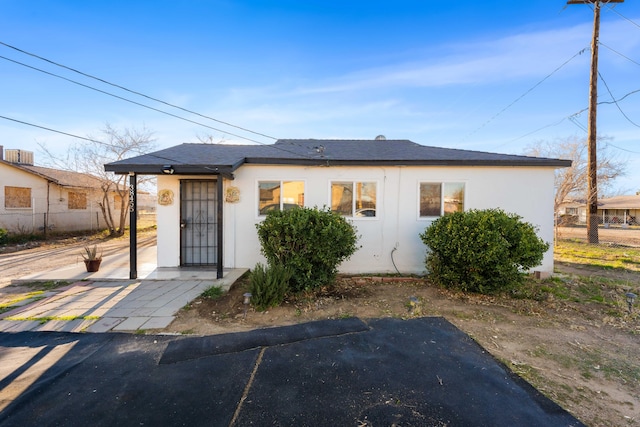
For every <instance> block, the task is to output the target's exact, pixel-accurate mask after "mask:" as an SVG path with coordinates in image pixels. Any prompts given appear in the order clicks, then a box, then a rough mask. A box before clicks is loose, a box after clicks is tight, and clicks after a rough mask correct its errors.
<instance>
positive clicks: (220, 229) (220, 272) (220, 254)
mask: <svg viewBox="0 0 640 427" xmlns="http://www.w3.org/2000/svg"><path fill="white" fill-rule="evenodd" d="M222 180H223V178H222V175H218V181H217V186H218V242H217V244H218V260H217V263H216V265H217V271H216V277H217V278H218V279H222V277H223V276H224V266H223V260H224V256H223V244H224V239H223V238H222V237H223V236H222V232H223V230H224V227H223V225H224V224H223V220H222V213H223V205H224V194H222V193H223V185H222V184H223V183H222Z"/></svg>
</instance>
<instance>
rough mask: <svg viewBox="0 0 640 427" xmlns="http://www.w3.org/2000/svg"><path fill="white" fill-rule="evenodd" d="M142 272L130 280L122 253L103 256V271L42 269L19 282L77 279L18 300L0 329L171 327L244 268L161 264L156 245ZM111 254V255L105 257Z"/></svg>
mask: <svg viewBox="0 0 640 427" xmlns="http://www.w3.org/2000/svg"><path fill="white" fill-rule="evenodd" d="M138 257H139V264H138V265H139V266H142V268H141V269H139V274H138V277H140V278H141V280H130V279H127V278H128V277H129V266H128V263H127V262H126V261H128V258H127V259H126V260H123V259H122V257H121V256H120V255H117V256H113V257H105V259H104V260H103V265H102V266H101V267H100V271H98V272H96V273H87V272H86V271H85V269H84V265H72V266H68V267H65V268H61V269H57V270H52V271H45V272H40V273H37V274H32V275H29V276H25V277H23V278H21V279H20V280H18V281H15V282H17V283H20V282H34V281H51V280H58V281H68V282H73V284H71V285H69V286H66V287H62V288H57V289H55V290H53V291H49V292H46V293H45V294H40V295H36V296H33V297H31V298H29V299H26V300H23V301H20V302H19V303H17V304H16V305H15V306H14V307H15V308H13V309H12V310H10V311H8V312H5V313H2V314H1V315H0V332H22V331H59V332H108V331H116V332H124V331H140V330H145V331H146V330H149V329H162V328H165V327H167V326H168V325H169V324H170V323H171V322H172V321H173V319H174V318H175V314H176V313H177V312H178V311H179V310H180V309H181V308H182V307H184V306H185V305H187V304H188V303H189V302H191V301H192V300H194V299H195V298H196V297H198V296H199V295H200V294H202V292H204V291H205V290H206V289H208V288H210V287H211V286H220V287H221V288H223V289H224V290H225V291H227V290H229V288H230V287H231V285H232V284H233V283H234V282H235V281H236V280H237V279H238V278H239V277H240V276H242V274H244V272H245V271H246V269H234V270H228V271H225V272H224V277H223V278H222V279H216V278H215V277H216V271H215V269H202V268H199V269H183V268H166V269H158V268H156V265H155V247H154V248H146V249H145V251H143V252H142V253H139V254H138ZM107 258H111V259H107Z"/></svg>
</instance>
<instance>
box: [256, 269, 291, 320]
mask: <svg viewBox="0 0 640 427" xmlns="http://www.w3.org/2000/svg"><path fill="white" fill-rule="evenodd" d="M289 280H291V271H289V269H287V268H286V267H283V266H281V265H273V266H271V267H265V266H264V265H262V264H256V266H255V268H254V269H253V271H252V272H251V276H250V277H249V286H250V289H251V304H253V306H254V307H255V308H256V309H258V310H266V309H267V308H269V307H275V306H278V305H280V304H281V303H282V301H284V298H285V296H286V295H287V293H288V292H289Z"/></svg>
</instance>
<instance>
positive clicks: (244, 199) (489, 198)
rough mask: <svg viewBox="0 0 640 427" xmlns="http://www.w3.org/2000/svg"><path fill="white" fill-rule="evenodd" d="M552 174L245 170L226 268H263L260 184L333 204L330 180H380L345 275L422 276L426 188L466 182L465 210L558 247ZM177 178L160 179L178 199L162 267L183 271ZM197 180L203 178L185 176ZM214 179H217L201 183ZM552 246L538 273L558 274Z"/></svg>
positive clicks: (165, 235) (228, 213)
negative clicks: (297, 189)
mask: <svg viewBox="0 0 640 427" xmlns="http://www.w3.org/2000/svg"><path fill="white" fill-rule="evenodd" d="M553 176H554V169H553V168H551V167H549V168H539V167H536V168H531V167H530V168H509V167H502V168H496V167H317V166H313V167H302V166H263V165H260V166H254V165H244V166H242V167H241V168H240V169H238V170H237V171H236V172H235V180H233V181H230V180H225V181H224V188H225V190H226V189H227V188H229V187H231V186H233V187H236V188H237V189H238V190H239V193H240V199H239V201H238V202H237V203H226V202H225V204H224V267H225V268H253V267H254V266H255V264H256V263H257V262H264V257H263V256H262V255H261V254H260V243H259V241H258V237H257V233H256V224H258V223H259V222H260V221H262V219H263V217H259V216H258V214H257V213H258V181H278V180H282V181H304V183H305V206H307V207H314V206H318V207H323V206H329V205H330V194H331V192H330V182H331V181H363V182H372V181H373V182H377V184H378V187H377V215H378V216H377V217H376V218H353V219H351V221H352V222H353V224H354V225H355V226H356V228H357V230H358V235H360V236H361V238H360V240H359V242H358V244H359V245H360V246H361V248H360V249H359V250H358V251H357V252H356V253H355V254H354V255H353V256H352V257H351V259H350V260H348V261H346V262H345V263H343V264H342V265H341V266H340V271H341V272H343V273H350V274H360V273H395V272H396V270H395V267H394V265H393V263H392V258H391V254H392V251H393V260H394V261H395V265H396V266H397V268H398V270H399V271H400V272H401V273H405V274H408V273H414V274H422V273H424V268H425V267H424V258H425V255H426V247H425V245H424V244H423V243H422V241H421V240H420V237H419V234H420V233H421V232H422V231H424V229H425V228H426V227H427V226H428V225H429V224H430V223H431V220H427V219H421V218H419V206H418V203H419V183H420V182H464V183H465V210H468V209H487V208H502V209H503V210H505V211H506V212H510V213H516V214H518V215H520V216H521V217H523V219H524V220H525V221H527V222H530V223H532V224H533V225H535V226H537V227H539V232H538V235H539V236H540V237H541V238H542V239H543V240H544V241H546V242H549V243H550V244H552V242H553ZM180 178H181V177H179V176H160V177H158V189H159V190H160V189H171V190H172V191H173V192H174V194H175V201H174V203H173V205H171V206H158V266H161V267H170V266H177V265H179V251H180V249H179V242H180V231H179V230H180V228H179V225H180V224H179V217H180V209H179V199H180V197H179V190H180V189H179V179H180ZM183 178H188V179H198V178H197V177H191V176H189V177H183ZM201 178H205V179H211V178H212V177H211V176H209V177H208V178H207V177H201ZM552 248H553V245H551V248H550V250H549V252H548V253H547V254H546V255H545V257H544V260H543V264H542V266H540V267H537V268H536V270H540V271H544V272H552V271H553V252H552V251H553V249H552Z"/></svg>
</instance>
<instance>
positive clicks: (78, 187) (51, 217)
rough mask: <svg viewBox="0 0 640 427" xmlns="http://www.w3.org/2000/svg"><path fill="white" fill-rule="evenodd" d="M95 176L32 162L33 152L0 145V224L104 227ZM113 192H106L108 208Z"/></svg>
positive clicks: (25, 228) (20, 228) (30, 228)
mask: <svg viewBox="0 0 640 427" xmlns="http://www.w3.org/2000/svg"><path fill="white" fill-rule="evenodd" d="M102 197H103V192H102V189H101V181H100V179H98V178H97V177H95V176H92V175H88V174H84V173H77V172H69V171H64V170H58V169H52V168H45V167H41V166H34V165H33V153H32V152H29V151H24V150H6V151H5V150H4V149H3V148H2V146H0V228H4V229H6V230H9V231H12V232H16V233H32V232H37V231H38V230H41V231H42V230H44V228H45V227H46V228H47V229H48V230H56V231H75V230H99V229H103V228H105V224H104V219H103V217H102V212H101V211H100V208H99V206H98V202H100V201H102ZM117 197H118V196H117V194H116V193H112V194H110V195H109V203H111V204H112V208H115V207H117V206H119V204H114V202H117V201H118V200H117Z"/></svg>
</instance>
